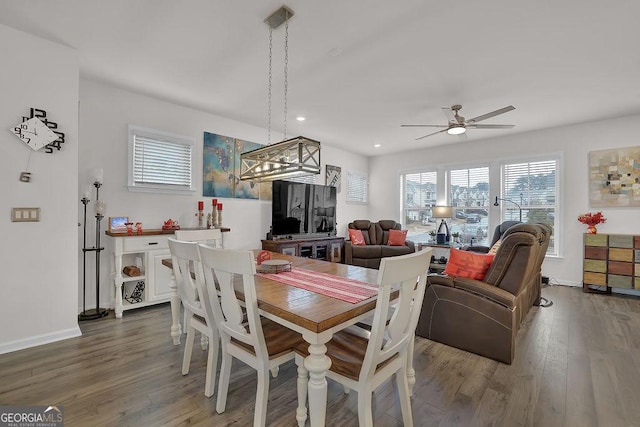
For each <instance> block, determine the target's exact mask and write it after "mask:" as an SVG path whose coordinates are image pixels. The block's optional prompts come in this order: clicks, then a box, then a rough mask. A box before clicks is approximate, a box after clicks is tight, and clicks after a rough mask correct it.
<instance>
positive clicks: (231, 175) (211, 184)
mask: <svg viewBox="0 0 640 427" xmlns="http://www.w3.org/2000/svg"><path fill="white" fill-rule="evenodd" d="M259 147H261V145H260V144H256V143H255V142H249V141H243V140H241V139H238V138H233V137H230V136H224V135H218V134H215V133H209V132H205V133H204V139H203V150H202V154H203V155H202V159H203V163H202V195H203V196H204V197H229V198H237V199H262V200H271V183H270V182H264V183H258V182H254V181H241V180H240V154H242V153H244V152H245V151H250V150H254V149H256V148H259Z"/></svg>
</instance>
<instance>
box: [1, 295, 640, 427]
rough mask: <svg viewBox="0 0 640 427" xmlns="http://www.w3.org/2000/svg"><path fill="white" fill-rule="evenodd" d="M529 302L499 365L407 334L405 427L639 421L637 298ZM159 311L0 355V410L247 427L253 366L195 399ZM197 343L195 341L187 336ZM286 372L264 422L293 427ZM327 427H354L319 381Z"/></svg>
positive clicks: (394, 409)
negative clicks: (222, 401) (222, 389)
mask: <svg viewBox="0 0 640 427" xmlns="http://www.w3.org/2000/svg"><path fill="white" fill-rule="evenodd" d="M543 295H544V296H545V297H546V298H548V299H550V300H551V301H553V305H552V306H550V307H547V308H542V307H534V308H533V309H532V310H531V311H530V313H529V314H528V316H527V317H526V318H525V320H524V322H523V325H522V327H521V329H520V331H519V333H518V338H517V344H516V357H515V359H514V361H513V364H512V365H505V364H503V363H499V362H496V361H493V360H490V359H486V358H484V357H481V356H477V355H474V354H470V353H467V352H465V351H462V350H459V349H455V348H451V347H448V346H446V345H443V344H440V343H436V342H432V341H429V340H426V339H422V338H416V345H415V352H414V367H415V369H416V384H415V388H414V395H413V398H412V410H413V415H414V424H415V425H416V426H422V427H432V426H433V427H436V426H509V427H511V426H545V427H546V426H580V427H583V426H586V427H598V426H602V427H609V426H640V405H639V404H638V403H637V400H638V399H637V398H638V396H640V332H638V331H640V299H638V298H634V297H625V296H619V295H598V294H585V293H583V292H582V291H581V289H579V288H568V287H562V286H552V287H548V288H545V289H543ZM170 325H171V314H170V309H169V306H168V305H161V306H155V307H149V308H146V309H141V310H133V311H128V312H126V313H125V315H124V317H123V318H122V319H115V318H114V317H113V314H111V316H110V317H108V318H105V319H101V320H95V321H89V322H83V323H81V324H80V326H81V328H82V331H83V336H82V337H78V338H72V339H68V340H65V341H60V342H57V343H52V344H48V345H44V346H40V347H36V348H32V349H27V350H22V351H18V352H14V353H10V354H5V355H0V378H1V380H0V404H2V405H49V404H58V405H63V406H64V413H65V422H66V425H67V426H86V425H96V426H107V425H109V426H111V425H128V426H149V425H170V426H187V425H190V426H192V425H206V426H212V425H213V426H216V427H218V426H231V425H233V426H245V425H251V423H252V421H253V408H254V403H255V393H256V375H255V371H254V370H253V369H251V368H249V367H247V366H246V365H244V364H242V363H241V362H239V361H237V360H234V362H233V363H234V365H233V370H232V376H231V383H230V387H229V397H228V399H227V410H226V411H225V413H224V414H217V413H216V410H215V403H216V394H214V396H213V397H212V398H206V397H205V396H204V374H205V369H206V356H207V353H206V352H205V351H202V349H201V348H200V344H199V343H196V344H195V345H194V349H193V357H192V362H191V369H190V372H189V374H188V375H186V376H183V375H182V374H181V372H180V371H181V363H182V354H183V350H184V340H182V341H183V344H182V345H180V346H173V345H172V343H171V337H170V336H169V328H170ZM196 341H198V340H196ZM296 375H297V372H296V367H295V364H294V363H293V362H290V363H288V364H286V365H284V366H283V367H282V368H281V369H280V373H279V375H278V377H277V378H272V379H271V380H270V391H269V404H268V408H267V425H269V426H295V425H296V420H295V409H296V406H297V401H296V399H297V395H296ZM327 400H328V408H327V425H330V426H345V427H347V426H354V425H357V420H358V416H357V393H356V392H351V393H350V394H344V392H343V388H342V386H340V385H339V384H336V383H333V382H331V381H329V387H328V393H327ZM373 411H374V419H375V425H376V426H377V427H380V426H382V427H398V426H401V425H402V416H401V412H400V408H399V404H398V397H397V390H396V385H395V382H388V383H385V384H383V385H382V386H381V387H380V388H379V389H378V390H377V391H376V392H375V393H374V397H373Z"/></svg>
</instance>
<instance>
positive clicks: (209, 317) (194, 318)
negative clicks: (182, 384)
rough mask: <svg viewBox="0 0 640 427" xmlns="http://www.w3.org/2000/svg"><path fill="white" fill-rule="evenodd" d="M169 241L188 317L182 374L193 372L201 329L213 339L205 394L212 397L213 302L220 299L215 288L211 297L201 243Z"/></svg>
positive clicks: (215, 352)
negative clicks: (196, 340)
mask: <svg viewBox="0 0 640 427" xmlns="http://www.w3.org/2000/svg"><path fill="white" fill-rule="evenodd" d="M168 240H169V250H170V251H171V261H172V263H173V274H174V275H175V280H176V285H177V287H178V294H179V295H180V299H181V300H182V305H183V306H184V312H185V318H186V320H185V328H186V330H187V341H186V342H185V347H184V356H183V359H182V375H187V374H188V373H189V365H190V364H191V352H192V350H193V343H194V340H195V332H196V330H197V331H199V332H200V333H201V334H202V336H203V337H207V338H208V341H209V352H208V357H207V373H206V379H205V386H204V395H205V396H207V397H211V396H212V395H213V390H214V387H215V381H216V368H217V364H218V342H219V334H218V329H217V328H216V325H215V319H214V317H213V309H212V308H211V301H212V300H216V298H215V290H214V294H213V297H211V295H210V292H209V290H208V289H207V287H206V284H205V281H204V274H203V271H202V264H201V262H200V254H199V253H198V243H197V242H183V241H180V240H176V239H171V238H170V239H168Z"/></svg>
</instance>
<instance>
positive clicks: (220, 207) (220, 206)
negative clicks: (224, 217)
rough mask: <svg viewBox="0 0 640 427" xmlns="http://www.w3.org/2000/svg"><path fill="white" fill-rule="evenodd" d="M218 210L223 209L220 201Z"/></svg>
mask: <svg viewBox="0 0 640 427" xmlns="http://www.w3.org/2000/svg"><path fill="white" fill-rule="evenodd" d="M218 210H219V211H221V210H222V203H218Z"/></svg>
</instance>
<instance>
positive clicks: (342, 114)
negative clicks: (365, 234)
mask: <svg viewBox="0 0 640 427" xmlns="http://www.w3.org/2000/svg"><path fill="white" fill-rule="evenodd" d="M281 4H282V3H281V0H262V1H257V0H253V1H251V0H246V1H238V0H182V1H176V0H111V1H105V0H55V1H51V0H28V1H19V0H0V24H4V25H7V26H10V27H13V28H16V29H20V30H22V31H25V32H28V33H31V34H34V35H37V36H40V37H43V38H46V39H49V40H52V41H54V42H57V43H61V44H64V45H68V46H71V47H73V48H75V49H77V51H78V52H79V57H80V71H81V75H82V76H83V77H85V78H89V79H95V80H99V81H103V82H106V83H109V84H113V85H116V86H120V87H123V88H125V89H128V90H131V91H135V92H139V93H142V94H146V95H150V96H153V97H155V98H159V99H163V100H167V101H170V102H173V103H177V104H181V105H185V106H189V107H192V108H195V109H198V110H202V111H206V112H210V113H213V114H216V115H220V116H224V117H228V118H232V119H236V120H239V121H242V122H245V123H249V124H253V125H257V126H261V127H264V128H266V127H267V58H268V27H267V25H266V24H264V23H263V20H264V19H265V18H266V17H267V16H269V15H270V14H271V13H272V12H274V11H275V10H276V9H278V8H279V7H280V6H281ZM286 5H287V6H289V7H290V8H291V9H293V11H294V13H295V16H294V17H293V18H292V19H291V20H290V25H289V96H288V99H289V118H288V136H289V137H292V136H296V135H298V134H302V135H305V136H307V137H310V138H313V139H317V140H319V141H321V142H323V143H326V144H329V145H332V146H336V147H341V148H344V149H346V150H349V151H353V152H357V153H362V154H365V155H379V154H384V153H391V152H399V151H406V150H411V149H416V148H421V147H427V146H437V145H442V144H451V143H459V142H460V143H472V141H473V140H477V139H479V138H487V137H496V136H501V135H508V134H514V133H517V132H525V131H531V130H535V129H542V128H549V127H555V126H560V125H564V124H570V123H580V122H586V121H591V120H599V119H604V118H610V117H615V116H628V115H632V114H638V113H640V84H639V79H640V53H639V52H640V49H639V48H638V41H639V40H640V25H638V17H639V16H640V2H638V1H635V0H615V1H611V2H606V1H602V0H562V1H553V0H537V1H527V2H522V1H513V0H485V1H474V2H470V1H458V2H443V1H436V0H430V1H427V0H423V1H420V0H402V1H395V2H392V1H389V0H349V1H343V0H325V1H302V0H287V1H286ZM283 39H284V26H281V27H280V28H278V29H276V30H274V53H273V61H274V62H273V64H274V75H273V76H274V77H273V79H274V82H273V91H274V97H273V119H272V127H273V129H274V130H275V131H280V132H281V131H282V130H283V124H284V119H283V111H282V110H283V99H282V98H283V96H282V95H283V76H282V68H283V64H284V60H283ZM338 50H339V52H341V53H340V54H338V55H335V53H336V52H337V51H338ZM4 60H5V61H6V60H9V58H4ZM51 66H55V65H51ZM43 78H46V68H45V69H43ZM457 103H460V104H462V105H463V110H462V111H461V114H462V115H464V116H465V117H467V118H471V117H475V116H478V115H481V114H484V113H486V112H489V111H493V110H496V109H498V108H501V107H504V106H506V105H510V104H512V105H514V106H515V107H516V110H515V111H511V112H509V113H506V114H504V115H501V116H498V117H495V118H492V119H489V120H487V121H486V122H483V123H500V124H502V123H506V124H514V125H515V128H513V129H511V130H480V129H470V130H469V131H468V132H467V135H468V140H466V141H465V140H461V139H459V137H456V136H450V135H447V134H446V133H444V134H440V135H437V136H434V137H430V138H427V139H424V140H422V141H415V140H414V139H415V138H417V137H419V136H421V135H425V134H427V133H430V132H433V131H434V129H430V128H425V129H416V128H400V124H402V123H435V124H439V123H440V124H446V119H445V117H444V115H443V113H442V111H441V109H440V107H441V106H450V105H452V104H457ZM298 114H302V115H305V116H306V117H307V121H306V122H304V123H298V122H296V121H295V116H296V115H298ZM203 130H205V129H203ZM206 130H208V131H214V132H215V129H206ZM266 140H267V135H266V131H265V138H264V141H255V142H260V143H266V142H267V141H266ZM375 143H379V144H382V147H380V148H374V147H373V145H374V144H375Z"/></svg>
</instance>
